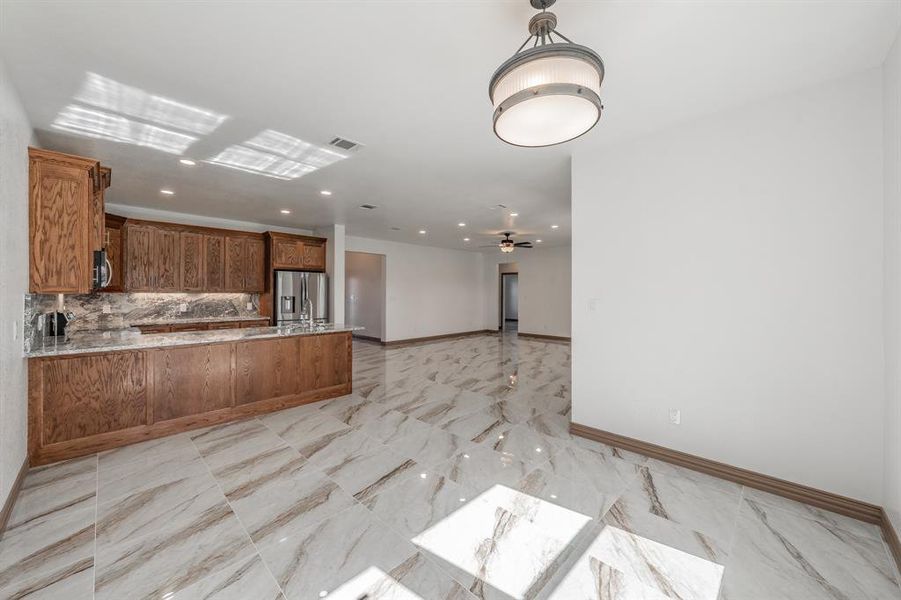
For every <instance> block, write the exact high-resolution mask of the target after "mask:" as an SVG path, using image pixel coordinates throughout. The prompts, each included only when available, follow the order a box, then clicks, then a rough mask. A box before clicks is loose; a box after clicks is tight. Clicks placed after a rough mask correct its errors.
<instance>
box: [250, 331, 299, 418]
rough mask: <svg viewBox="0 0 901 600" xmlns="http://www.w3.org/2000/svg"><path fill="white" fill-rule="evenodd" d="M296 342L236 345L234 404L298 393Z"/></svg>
mask: <svg viewBox="0 0 901 600" xmlns="http://www.w3.org/2000/svg"><path fill="white" fill-rule="evenodd" d="M297 340H298V338H295V337H291V338H287V339H282V340H278V339H276V340H255V341H252V342H241V343H239V344H238V345H237V367H238V374H237V383H236V386H237V388H236V391H235V402H236V404H249V403H251V402H258V401H260V400H269V399H271V398H280V397H282V396H291V395H293V394H296V393H298V391H299V386H300V365H299V364H298V353H297V351H298V346H297V343H298V342H297Z"/></svg>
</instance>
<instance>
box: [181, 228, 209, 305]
mask: <svg viewBox="0 0 901 600" xmlns="http://www.w3.org/2000/svg"><path fill="white" fill-rule="evenodd" d="M204 246H205V244H204V235H203V234H202V233H195V232H192V231H182V232H181V249H180V250H181V289H182V290H184V291H186V292H200V291H203V290H204V277H203V275H204V268H203V254H204V253H203V249H204Z"/></svg>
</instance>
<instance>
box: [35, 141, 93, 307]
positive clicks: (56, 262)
mask: <svg viewBox="0 0 901 600" xmlns="http://www.w3.org/2000/svg"><path fill="white" fill-rule="evenodd" d="M100 171H101V167H100V164H99V163H98V162H97V161H96V160H93V159H88V158H82V157H79V156H72V155H68V154H61V153H58V152H49V151H46V150H38V149H36V148H29V149H28V178H29V199H28V206H29V213H28V228H29V239H30V253H29V262H30V269H29V271H30V282H29V291H31V292H33V293H86V292H90V291H91V289H92V287H93V261H94V256H93V252H94V251H95V250H101V249H102V247H103V237H104V236H103V227H104V226H103V188H102V186H103V177H101V173H100ZM108 173H109V172H108V171H107V180H108Z"/></svg>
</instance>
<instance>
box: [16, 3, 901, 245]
mask: <svg viewBox="0 0 901 600" xmlns="http://www.w3.org/2000/svg"><path fill="white" fill-rule="evenodd" d="M0 10H2V14H0V55H2V56H3V58H4V60H5V62H6V64H7V68H8V71H9V73H10V77H11V78H12V80H13V84H14V85H15V87H16V88H17V89H18V90H19V93H20V94H21V96H22V99H23V103H24V105H25V107H26V110H27V111H28V114H29V116H30V118H31V120H32V124H33V125H34V126H35V128H36V129H37V130H38V135H39V140H40V142H41V144H42V145H44V146H46V147H50V148H55V149H59V150H64V151H69V152H75V153H79V154H85V155H89V156H93V157H96V158H99V159H100V160H102V161H103V162H104V163H105V164H108V165H109V166H111V167H112V168H113V187H112V188H111V189H110V191H109V195H108V201H109V202H114V203H119V204H130V205H136V206H145V207H151V208H158V209H163V210H174V211H179V212H187V213H193V214H201V215H207V216H215V217H220V218H228V219H238V220H245V221H253V222H257V223H263V224H273V225H282V226H296V227H303V228H313V227H317V226H322V225H327V224H330V223H345V224H346V225H347V231H348V233H349V234H351V235H358V236H366V237H374V238H381V239H390V240H398V241H408V242H414V243H425V244H429V245H435V246H445V247H450V248H465V247H473V248H474V247H477V246H478V245H479V244H484V243H487V242H488V241H490V240H493V239H495V238H494V237H493V235H492V234H495V233H496V232H498V231H501V230H504V229H508V228H509V229H511V230H513V231H516V232H517V233H519V234H520V235H519V236H517V237H518V238H519V239H536V238H541V239H543V240H544V243H545V244H546V245H560V244H566V243H568V241H569V231H570V208H569V207H570V175H569V161H570V156H571V155H572V153H573V152H574V151H576V150H577V149H579V148H585V147H594V146H599V145H605V144H611V143H615V142H619V141H622V140H624V139H627V138H631V137H635V136H638V135H641V134H644V133H647V132H650V131H654V130H657V129H660V128H664V127H667V126H669V125H671V124H674V123H676V122H679V121H684V120H686V119H690V118H692V117H695V116H698V115H701V114H704V113H709V112H714V111H718V110H722V109H725V108H729V107H734V106H738V105H741V104H744V103H748V102H751V101H753V100H755V99H757V98H761V97H765V96H769V95H773V94H776V93H779V92H783V91H788V90H791V89H795V88H799V87H803V86H806V85H810V84H813V83H816V82H819V81H824V80H827V79H832V78H837V77H841V76H842V75H845V74H849V73H852V72H855V71H859V70H862V69H865V68H870V67H875V66H877V65H879V64H881V62H882V60H883V58H884V56H885V54H886V52H887V50H888V48H889V46H890V44H891V41H892V39H893V38H894V35H895V33H896V31H897V30H898V26H899V22H901V3H899V2H897V1H896V0H891V1H884V2H882V1H875V0H867V1H847V2H836V1H832V2H818V1H801V0H797V1H780V2H767V1H761V0H753V1H749V2H742V1H737V0H734V1H728V2H727V1H710V2H702V1H686V2H681V1H675V0H673V1H669V0H667V1H662V2H642V1H634V2H633V1H629V2H613V1H611V2H600V1H592V2H588V1H575V0H560V1H559V2H558V3H557V5H556V6H554V8H553V10H554V12H556V13H557V15H558V18H559V29H560V31H562V32H563V33H564V34H566V35H567V36H568V37H570V38H571V39H573V40H574V41H576V42H578V43H582V44H585V45H588V46H591V47H592V48H594V49H595V50H596V51H597V52H598V53H600V55H601V56H602V57H603V58H604V61H605V64H606V68H607V78H606V80H605V82H604V85H603V88H602V97H603V99H604V103H605V106H606V111H605V113H604V116H603V117H602V119H601V122H600V124H599V125H598V126H597V127H596V128H595V129H594V130H593V131H592V132H590V133H589V134H588V135H587V136H585V137H583V138H581V139H580V140H577V141H575V142H572V143H570V144H564V145H562V146H558V147H554V148H546V149H523V148H515V147H511V146H508V145H505V144H504V143H502V142H500V141H498V140H497V139H496V138H495V137H494V135H493V134H492V131H491V106H490V103H489V101H488V93H487V84H488V78H489V77H490V75H491V73H492V72H493V70H494V69H495V67H497V66H498V65H499V64H500V63H501V62H502V61H503V60H504V59H505V58H507V57H508V56H509V55H510V54H511V53H512V52H513V51H514V50H515V49H516V48H517V47H518V46H519V44H520V43H522V41H523V40H524V39H525V37H526V35H527V32H526V23H527V21H528V19H529V17H530V16H531V15H532V14H533V13H534V11H533V10H532V9H531V7H529V6H528V3H527V1H526V0H515V1H481V2H479V1H473V0H468V1H467V0H460V1H456V2H443V1H426V0H421V1H418V2H417V1H407V2H397V1H384V2H382V1H373V0H367V1H328V2H230V3H226V2H221V3H215V4H214V3H211V2H162V1H159V2H141V3H132V2H81V1H78V2H76V1H59V2H54V1H46V0H45V1H42V2H31V1H24V2H17V1H10V0H3V2H2V8H0ZM88 73H96V74H99V75H101V76H103V77H107V78H111V79H113V80H116V81H118V82H120V83H123V84H126V85H129V86H134V87H137V88H140V89H141V90H144V91H146V92H148V93H151V94H155V95H159V96H164V97H167V98H170V99H172V100H176V101H178V102H181V103H186V104H190V105H194V106H198V107H203V108H205V109H208V110H211V111H215V112H219V113H223V114H225V115H227V116H228V119H227V120H226V121H225V122H224V124H223V125H221V126H220V127H219V128H218V129H216V130H215V131H213V133H211V134H209V135H206V136H202V137H201V139H200V140H199V141H197V142H196V143H195V144H193V145H192V146H191V147H189V148H188V150H187V151H186V152H185V156H186V157H190V158H194V159H197V160H198V161H200V160H202V159H205V158H209V157H211V156H213V155H215V154H218V153H219V152H220V151H221V150H223V149H224V148H226V147H227V146H230V145H232V144H237V143H241V142H243V141H245V140H247V139H249V138H251V137H253V136H255V135H257V134H258V133H259V132H261V131H263V130H266V129H274V130H277V131H279V132H283V133H286V134H289V135H292V136H296V137H298V138H301V139H304V140H306V141H309V142H313V143H317V144H322V143H325V142H328V141H329V140H330V139H331V138H333V137H334V136H342V137H346V138H349V139H352V140H355V141H359V142H361V143H363V144H364V145H365V148H364V149H363V150H361V151H360V152H359V153H357V154H355V155H353V157H352V158H350V159H348V160H344V161H341V162H338V163H335V164H333V165H330V166H328V167H325V168H323V169H321V170H319V171H316V172H314V173H311V174H308V175H305V176H303V177H301V178H299V179H295V180H291V181H282V180H277V179H271V178H266V177H262V176H259V175H255V174H249V173H243V172H239V171H233V170H229V169H226V168H223V167H220V166H214V165H208V164H203V163H200V162H199V163H198V166H196V167H193V168H187V167H183V166H180V165H179V164H178V160H177V159H178V158H179V157H178V156H175V155H172V154H167V153H164V152H161V151H158V150H153V149H148V148H142V147H137V146H134V145H128V144H123V143H117V142H109V141H102V140H97V139H91V138H85V137H77V136H72V135H70V134H62V133H60V132H58V131H55V130H53V129H52V128H51V123H52V122H53V121H54V118H55V117H56V116H57V114H58V113H59V112H60V110H61V109H63V108H64V107H66V106H67V105H69V104H70V103H72V101H73V97H74V96H75V95H77V93H78V91H79V89H80V87H81V86H82V84H83V82H84V80H85V78H86V76H87V74H88ZM848 109H849V110H854V107H848ZM839 118H840V117H839ZM598 167H599V168H602V165H599V166H598ZM163 187H166V188H171V189H173V190H174V191H175V192H176V194H175V196H163V195H161V194H160V193H159V190H160V189H161V188H163ZM321 189H329V190H332V191H333V192H334V194H333V195H332V196H331V197H327V198H326V197H323V196H321V195H320V194H319V190H321ZM364 203H369V204H375V205H377V206H378V209H377V210H374V211H366V210H362V209H360V208H358V206H359V205H360V204H364ZM497 204H505V205H506V206H508V207H509V209H508V210H507V211H503V210H490V209H489V207H490V206H493V205H497ZM283 208H285V209H290V210H291V211H292V213H291V214H290V215H282V214H281V213H280V212H279V211H280V209H283ZM511 211H515V212H518V213H519V215H520V216H519V217H516V218H512V217H510V216H509V214H508V213H509V212H511ZM458 222H465V223H467V227H465V228H461V227H458V226H457V223H458ZM552 224H559V225H560V227H559V229H557V230H551V229H550V226H551V225H552ZM391 227H398V228H400V231H394V230H392V229H391ZM420 229H425V230H427V231H428V233H427V235H425V236H422V235H419V234H418V233H417V232H418V231H419V230H420ZM467 235H468V236H469V237H471V238H472V242H470V243H469V244H465V243H464V242H463V241H462V238H463V237H465V236H467Z"/></svg>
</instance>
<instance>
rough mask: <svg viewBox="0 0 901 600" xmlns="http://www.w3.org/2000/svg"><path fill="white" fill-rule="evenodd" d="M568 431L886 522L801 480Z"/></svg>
mask: <svg viewBox="0 0 901 600" xmlns="http://www.w3.org/2000/svg"><path fill="white" fill-rule="evenodd" d="M570 432H571V433H572V434H573V435H577V436H579V437H584V438H587V439H590V440H594V441H597V442H601V443H604V444H607V445H609V446H615V447H617V448H622V449H623V450H631V451H633V452H638V453H639V454H644V455H645V456H650V457H651V458H656V459H657V460H662V461H664V462H668V463H670V464H674V465H677V466H680V467H685V468H686V469H692V470H693V471H699V472H701V473H706V474H707V475H713V476H715V477H719V478H720V479H726V480H728V481H734V482H735V483H740V484H741V485H746V486H748V487H752V488H755V489H758V490H762V491H764V492H769V493H771V494H775V495H777V496H782V497H783V498H788V499H789V500H796V501H798V502H803V503H805V504H809V505H811V506H816V507H817V508H823V509H825V510H830V511H832V512H835V513H838V514H840V515H845V516H847V517H852V518H854V519H858V520H860V521H865V522H867V523H875V524H877V525H881V526H883V527H884V526H885V523H886V521H885V518H884V517H883V510H882V507H880V506H876V505H874V504H869V503H868V502H863V501H861V500H854V499H853V498H847V497H845V496H840V495H838V494H833V493H832V492H826V491H824V490H819V489H816V488H812V487H808V486H806V485H801V484H800V483H792V482H791V481H785V480H784V479H779V478H777V477H771V476H770V475H764V474H763V473H757V472H755V471H749V470H748V469H742V468H741V467H734V466H732V465H727V464H725V463H721V462H717V461H715V460H710V459H708V458H702V457H700V456H695V455H694V454H688V453H687V452H681V451H679V450H673V449H671V448H666V447H664V446H658V445H657V444H652V443H650V442H643V441H641V440H637V439H635V438H630V437H626V436H624V435H619V434H617V433H611V432H609V431H603V430H601V429H595V428H594V427H589V426H587V425H581V424H579V423H572V424H571V425H570ZM896 539H897V538H896ZM893 551H894V549H893ZM897 556H898V554H896V557H897Z"/></svg>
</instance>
